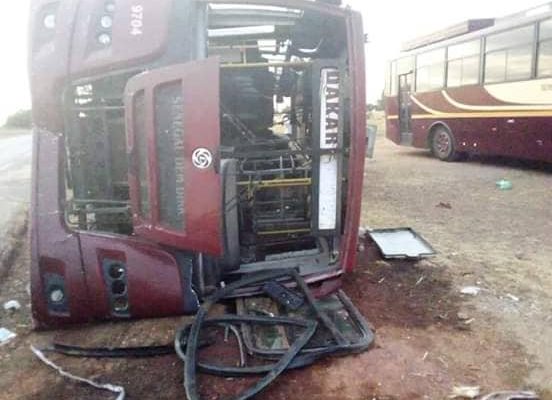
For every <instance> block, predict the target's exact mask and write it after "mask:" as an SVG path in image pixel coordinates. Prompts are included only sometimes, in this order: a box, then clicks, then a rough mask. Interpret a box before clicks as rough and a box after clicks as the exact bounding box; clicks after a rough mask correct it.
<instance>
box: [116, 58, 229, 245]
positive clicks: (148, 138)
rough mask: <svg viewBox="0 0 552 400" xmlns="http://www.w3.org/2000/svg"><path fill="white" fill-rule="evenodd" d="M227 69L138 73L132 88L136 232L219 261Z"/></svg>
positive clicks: (128, 114)
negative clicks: (223, 74) (223, 88)
mask: <svg viewBox="0 0 552 400" xmlns="http://www.w3.org/2000/svg"><path fill="white" fill-rule="evenodd" d="M219 81H220V63H219V59H218V58H209V59H206V60H200V61H193V62H189V63H185V64H180V65H174V66H170V67H166V68H160V69H156V70H152V71H147V72H144V73H142V74H139V75H137V76H135V77H133V78H132V79H130V80H129V82H128V84H127V87H126V90H125V119H126V130H127V151H128V157H129V188H130V200H131V207H132V214H133V223H134V230H135V233H136V234H137V235H139V236H142V237H144V238H147V239H150V240H153V241H155V242H157V243H160V244H164V245H167V246H171V247H174V248H178V249H182V250H189V251H194V252H202V253H207V254H211V255H214V256H220V255H222V252H223V250H222V249H223V239H222V232H221V226H222V222H221V221H222V188H221V178H220V175H219V167H220V166H219V156H218V155H219V145H220V112H219V109H220V100H219V98H220V84H219Z"/></svg>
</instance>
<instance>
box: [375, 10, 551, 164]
mask: <svg viewBox="0 0 552 400" xmlns="http://www.w3.org/2000/svg"><path fill="white" fill-rule="evenodd" d="M551 16H552V14H551V13H550V12H547V13H544V14H536V13H535V14H533V13H530V12H528V13H527V14H523V13H521V14H518V15H515V16H512V17H508V18H504V19H502V20H496V21H495V22H494V26H491V27H488V26H489V20H483V22H485V23H484V24H479V25H478V26H477V27H476V28H475V29H474V30H471V29H468V26H470V27H471V26H472V25H473V24H471V25H470V24H466V25H465V26H466V28H465V31H460V33H461V34H459V31H458V29H460V25H457V26H455V27H454V28H455V29H453V30H452V29H451V30H450V32H449V33H450V35H451V36H450V38H448V39H446V33H447V31H446V30H445V31H441V32H439V35H437V34H436V40H435V41H432V40H431V36H427V37H424V38H422V39H423V40H421V41H417V42H416V41H413V42H412V43H414V44H413V45H412V47H413V48H412V49H411V48H408V49H407V50H408V51H406V52H404V53H403V54H402V55H401V56H400V57H399V59H397V60H398V61H394V62H393V63H391V64H390V66H389V70H388V75H387V77H386V79H387V88H386V93H385V112H386V118H387V137H388V138H389V139H391V140H392V141H393V142H395V143H397V144H400V145H409V146H413V147H417V148H428V149H431V150H432V152H433V153H434V154H435V155H437V156H438V157H439V155H438V154H436V153H438V152H439V151H438V148H439V140H438V137H437V136H438V135H442V136H443V137H444V139H445V145H446V142H447V140H450V146H449V147H448V150H450V152H449V151H447V149H444V150H445V151H444V154H442V156H441V157H440V158H441V159H446V160H449V161H450V160H454V159H457V158H460V157H459V156H462V155H467V154H482V155H498V156H507V157H515V158H522V159H528V160H538V161H545V162H552V95H551V93H552V92H550V87H552V86H551V84H552V78H551V77H550V74H551V73H552V71H551V70H550V68H551V67H552V65H550V59H549V58H548V57H546V54H547V53H546V50H545V48H546V46H547V43H548V40H549V39H548V37H549V36H548V33H547V32H548V31H547V30H546V29H547V27H548V26H549V25H550V21H551V20H550V17H551ZM469 22H473V21H469ZM518 34H519V35H520V36H521V34H524V35H525V34H526V35H527V37H528V39H527V40H526V41H520V43H517V42H516V40H517V36H516V35H518ZM443 38H444V40H443ZM424 40H425V42H424ZM470 45H472V48H475V50H471V53H470V52H469V50H466V49H468V47H469V46H470ZM462 46H464V47H462ZM456 49H458V51H457V50H456ZM441 50H442V53H441V54H442V58H441V59H440V60H438V63H434V64H431V63H428V64H426V62H425V61H424V57H425V56H426V55H431V54H438V53H439V51H441ZM462 51H464V53H462ZM515 52H517V53H520V54H522V55H523V58H518V59H515V60H514V58H513V57H514V56H513V55H512V54H516V53H515ZM508 57H510V58H511V61H510V63H508V62H507V60H509V59H510V58H508ZM499 58H500V59H499ZM420 60H421V61H420ZM520 60H521V61H520ZM514 61H515V62H514ZM401 62H402V63H403V67H401V65H400V64H401ZM467 62H470V63H471V64H470V65H469V68H471V69H469V70H468V69H467V68H466V63H467ZM420 63H421V65H420ZM407 64H409V66H406V67H405V65H407ZM458 65H464V66H463V67H458V68H457V66H458ZM426 68H429V70H430V71H432V72H430V73H429V74H434V75H433V76H432V77H431V79H434V81H433V82H432V83H430V84H429V86H430V87H428V86H427V85H426V83H427V82H426V81H425V80H426V75H423V76H422V77H421V78H420V76H421V74H422V73H423V74H426V72H427V70H426ZM431 68H434V69H431ZM461 68H463V69H461ZM466 78H467V79H466ZM420 79H423V80H424V82H423V83H420V82H418V80H420ZM462 80H466V81H467V84H462V83H460V82H461V81H462ZM435 82H437V83H436V84H435ZM443 132H444V134H443ZM441 144H442V143H441Z"/></svg>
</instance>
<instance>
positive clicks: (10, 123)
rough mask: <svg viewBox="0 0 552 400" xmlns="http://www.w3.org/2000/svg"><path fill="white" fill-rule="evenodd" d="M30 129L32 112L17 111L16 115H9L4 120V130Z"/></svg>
mask: <svg viewBox="0 0 552 400" xmlns="http://www.w3.org/2000/svg"><path fill="white" fill-rule="evenodd" d="M31 127H32V111H31V110H19V111H17V112H16V113H14V114H12V115H10V116H9V117H8V119H7V120H6V124H5V125H4V128H9V129H12V128H16V129H31Z"/></svg>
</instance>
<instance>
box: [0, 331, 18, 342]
mask: <svg viewBox="0 0 552 400" xmlns="http://www.w3.org/2000/svg"><path fill="white" fill-rule="evenodd" d="M16 336H17V335H16V334H15V333H13V332H12V331H9V330H7V329H6V328H0V346H1V345H3V344H6V343H8V342H9V341H10V340H12V339H13V338H14V337H16Z"/></svg>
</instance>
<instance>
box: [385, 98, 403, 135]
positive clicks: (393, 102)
mask: <svg viewBox="0 0 552 400" xmlns="http://www.w3.org/2000/svg"><path fill="white" fill-rule="evenodd" d="M385 119H386V136H387V138H388V139H389V140H391V141H392V142H394V143H396V144H400V142H401V133H400V130H399V101H398V98H397V96H394V97H386V98H385Z"/></svg>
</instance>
